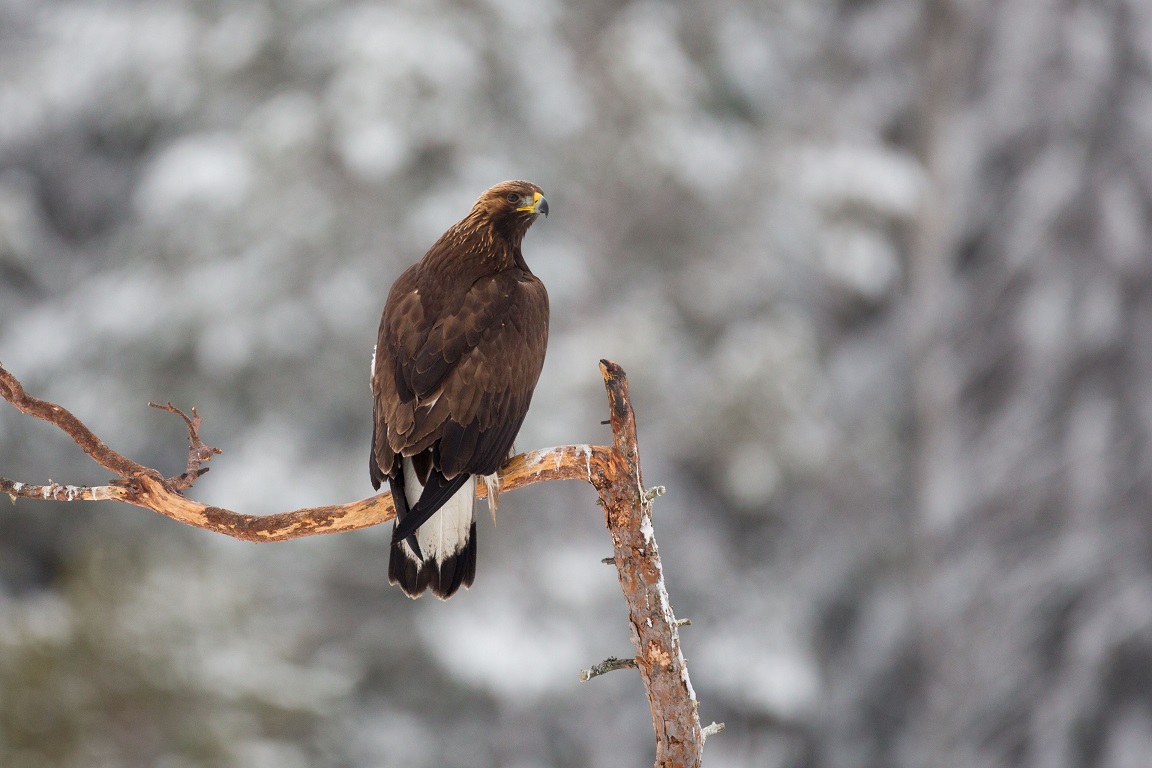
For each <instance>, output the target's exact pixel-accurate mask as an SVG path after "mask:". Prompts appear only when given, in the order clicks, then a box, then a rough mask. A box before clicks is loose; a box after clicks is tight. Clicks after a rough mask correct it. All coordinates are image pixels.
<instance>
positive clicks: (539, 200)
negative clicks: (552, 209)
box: [516, 192, 548, 218]
mask: <svg viewBox="0 0 1152 768" xmlns="http://www.w3.org/2000/svg"><path fill="white" fill-rule="evenodd" d="M516 210H518V211H529V212H530V213H542V214H544V218H548V201H547V200H545V199H544V195H542V194H540V193H539V192H534V193H533V194H532V204H531V205H522V206H520V207H519V208H517V209H516Z"/></svg>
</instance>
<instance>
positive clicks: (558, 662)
mask: <svg viewBox="0 0 1152 768" xmlns="http://www.w3.org/2000/svg"><path fill="white" fill-rule="evenodd" d="M507 178H526V179H530V180H532V181H534V182H536V183H538V184H540V185H541V186H542V187H543V188H544V189H545V191H546V193H547V195H548V199H549V202H550V203H551V209H552V217H551V218H550V219H549V220H547V221H541V222H538V223H537V224H536V226H535V227H534V228H533V230H532V231H531V232H530V233H529V236H528V238H527V241H526V243H525V253H526V257H527V260H528V262H529V263H530V264H531V266H532V267H533V269H534V270H535V271H536V273H537V274H539V275H540V276H541V278H542V279H543V280H544V282H545V283H546V284H547V286H548V288H549V291H550V293H551V296H552V307H553V309H552V313H553V325H552V340H551V345H550V351H549V356H548V361H547V364H546V366H545V369H544V374H543V377H542V379H541V382H540V385H539V387H538V388H537V392H536V399H535V402H534V404H533V409H532V411H531V412H530V413H529V416H528V420H527V422H526V424H525V427H524V429H523V431H522V432H521V435H520V439H519V441H518V447H519V448H520V449H522V450H523V449H528V448H539V447H544V446H549V445H556V444H565V443H578V442H593V443H596V442H607V441H608V440H609V439H610V438H609V434H608V432H607V428H606V427H603V426H602V425H601V424H600V421H601V420H602V419H604V418H606V410H605V399H604V394H603V390H602V387H601V384H600V379H599V373H598V370H597V361H598V359H599V358H601V357H608V358H612V359H614V360H616V361H617V362H619V363H620V364H621V365H622V366H623V367H624V368H625V370H627V371H628V373H629V374H630V379H631V382H632V392H633V397H634V400H635V404H636V408H637V412H638V418H639V425H640V438H641V446H642V449H643V451H644V457H643V458H644V469H645V477H646V480H647V481H648V482H649V483H650V484H663V485H666V486H667V487H668V491H669V493H668V495H667V496H665V497H664V498H663V499H661V500H660V501H659V502H658V506H657V519H656V532H657V537H658V540H659V542H660V545H661V551H662V554H663V557H664V566H665V571H666V575H667V581H668V587H669V590H670V593H671V595H672V599H673V602H674V604H675V607H676V609H677V613H678V614H679V615H681V616H686V617H689V618H691V619H692V620H693V624H692V626H691V627H688V628H685V629H684V630H683V632H682V637H683V640H684V648H685V654H686V656H687V657H688V660H689V665H690V670H691V673H692V677H693V682H694V684H695V688H696V691H697V692H698V694H699V696H700V697H701V699H702V707H701V714H702V717H703V718H704V721H705V722H708V721H711V720H722V721H726V722H727V725H728V730H727V731H726V732H725V733H723V734H722V735H719V736H717V737H715V738H713V739H711V740H710V741H709V743H708V746H707V750H706V751H707V758H706V759H707V764H708V765H709V766H712V767H713V768H727V767H729V766H731V767H735V766H772V767H776V766H779V767H781V768H785V767H789V768H802V767H803V768H881V767H888V766H894V767H898V768H904V767H907V768H918V767H920V766H990V767H991V766H995V767H1001V766H1003V767H1007V766H1025V767H1031V766H1035V767H1037V768H1040V767H1043V768H1065V767H1067V768H1074V767H1078V766H1100V767H1101V768H1135V767H1136V766H1144V765H1147V764H1148V759H1149V755H1152V477H1150V472H1152V442H1150V437H1152V434H1150V433H1152V257H1150V256H1152V254H1150V248H1152V231H1150V229H1149V226H1148V221H1149V212H1150V203H1152V2H1149V1H1148V0H1098V1H1096V2H1088V1H1087V0H1061V1H1060V2H1057V1H1056V0H1031V1H1030V2H993V0H939V1H938V2H908V1H907V0H841V1H840V2H833V1H832V0H682V1H681V2H658V1H656V0H640V1H638V2H629V3H619V2H614V1H608V0H590V1H589V2H573V3H561V2H558V0H421V1H420V2H415V1H414V0H410V1H409V2H398V3H371V2H359V3H341V2H337V1H336V0H249V1H246V2H241V1H239V0H236V1H229V2H224V1H222V0H221V1H216V2H214V1H212V0H147V1H145V0H107V1H102V2H93V1H91V0H74V1H73V2H54V1H51V0H0V360H2V361H3V363H4V364H5V366H6V367H8V368H9V369H10V370H11V371H12V372H13V373H14V374H15V375H16V376H17V377H19V378H20V379H21V380H22V381H23V383H24V384H25V386H26V387H28V389H29V391H31V392H33V393H34V394H37V395H39V396H41V397H46V398H49V399H52V400H54V401H56V402H59V403H61V404H63V405H65V406H67V407H69V408H71V409H72V410H73V411H74V412H75V413H76V414H77V415H78V416H79V417H80V418H82V419H84V420H85V421H86V422H87V424H88V425H89V426H91V427H92V428H93V429H94V430H95V431H96V432H97V433H98V434H99V435H100V436H101V437H103V438H104V439H105V440H106V441H108V442H109V444H110V445H112V446H113V447H114V448H116V449H117V450H119V451H121V452H122V453H124V454H126V455H128V456H130V457H132V458H135V459H137V460H139V461H141V462H144V463H146V464H150V465H152V466H156V467H159V468H161V469H162V470H164V471H166V472H168V473H170V474H175V473H177V472H179V471H180V470H181V469H182V468H183V462H184V458H185V433H184V430H183V427H182V425H181V424H180V422H179V420H178V419H175V418H174V417H172V416H171V415H169V414H163V413H159V412H156V411H153V410H151V409H149V408H148V407H147V406H146V403H147V402H148V401H149V400H155V401H161V402H163V401H167V400H172V401H173V402H174V403H175V404H177V405H179V406H181V407H185V408H187V407H188V406H196V407H198V408H199V409H200V412H201V414H202V415H203V416H204V418H205V426H204V436H205V439H206V440H207V441H208V442H209V443H212V444H214V445H218V446H221V447H222V448H223V449H224V451H225V452H224V454H223V456H221V457H218V458H217V459H216V460H215V461H214V462H213V464H212V471H211V472H210V473H209V474H208V475H206V476H205V477H204V478H203V479H202V481H201V482H200V483H199V484H197V486H196V487H195V489H193V491H192V494H193V495H194V497H195V498H197V499H199V500H201V501H205V502H208V503H214V504H220V505H224V506H228V507H231V508H233V509H238V510H240V511H245V512H255V513H263V512H274V511H284V510H288V509H293V508H298V507H301V506H307V505H314V504H321V503H336V502H343V501H351V500H354V499H357V498H361V497H364V496H367V495H369V493H370V492H371V487H370V485H369V482H368V472H367V455H368V447H367V446H368V437H369V415H370V397H369V393H368V360H369V355H370V353H371V348H372V344H373V342H374V338H375V332H376V326H377V323H378V321H379V316H380V310H381V307H382V305H383V301H384V297H385V295H386V293H387V290H388V287H389V286H390V284H391V281H392V280H393V279H394V277H395V276H396V275H397V274H398V272H399V271H400V270H401V269H402V268H403V267H404V266H406V265H407V264H408V263H410V262H411V261H413V260H415V259H416V258H418V257H419V256H420V255H421V254H422V253H423V252H424V250H425V248H427V246H428V245H430V244H431V242H432V241H433V240H434V239H435V237H436V236H438V235H439V233H440V232H442V231H443V230H444V229H445V228H446V227H447V226H448V225H450V224H451V223H453V222H454V221H456V220H457V219H458V218H460V217H461V216H462V215H463V214H464V213H465V212H466V210H467V208H468V206H469V205H470V204H471V202H472V200H473V199H474V198H475V197H476V196H477V195H478V194H479V193H480V192H481V191H482V190H483V189H485V188H486V187H487V186H489V185H490V184H492V183H495V182H497V181H501V180H504V179H507ZM0 475H3V476H5V477H9V478H12V479H16V480H22V481H26V482H44V481H47V480H48V479H50V478H51V479H53V480H57V481H61V482H68V483H100V482H104V481H106V480H107V479H108V478H107V476H106V475H105V474H104V473H103V472H102V471H101V470H100V469H99V468H98V467H96V466H95V465H94V464H92V463H91V462H90V461H89V460H88V459H87V458H86V457H84V456H83V455H82V454H81V453H80V451H79V450H78V449H77V448H76V447H75V446H73V445H72V444H71V443H69V442H68V441H67V440H66V439H65V438H64V437H63V436H62V435H60V434H57V433H56V432H54V430H53V429H51V428H49V427H47V426H46V425H43V424H40V423H37V422H33V421H32V420H31V419H29V418H26V417H23V416H20V415H19V414H18V413H16V412H15V411H14V409H12V408H10V407H7V406H6V405H4V406H3V407H0ZM594 499H595V494H594V492H593V491H592V490H591V489H590V488H588V487H587V486H582V485H581V484H578V483H552V484H548V485H547V486H534V487H532V488H529V489H525V490H523V491H517V492H516V493H515V494H510V495H508V496H507V497H505V499H504V500H503V503H502V504H501V507H500V519H499V523H498V525H497V526H496V527H495V528H493V526H492V525H491V524H490V522H489V521H488V520H487V518H486V514H487V513H486V512H485V511H484V510H483V507H481V517H482V519H481V520H480V531H479V536H480V553H481V554H480V566H479V571H478V577H477V582H476V586H475V587H474V588H473V589H471V590H470V591H468V592H466V593H462V594H461V595H459V596H457V597H456V598H455V599H453V600H452V601H450V602H448V603H443V604H442V603H439V602H437V601H435V600H432V599H429V598H425V599H423V600H420V601H418V602H412V601H410V600H408V599H407V598H405V597H404V596H403V595H402V594H401V593H400V592H399V591H398V590H396V589H394V588H389V587H388V585H387V578H386V561H387V541H388V536H389V530H387V529H390V526H380V527H378V528H376V529H370V530H367V531H362V532H355V533H351V534H342V535H338V536H327V537H314V538H309V539H304V540H298V541H293V542H288V543H284V544H276V545H253V544H246V543H241V542H236V541H232V540H229V539H226V538H224V537H221V536H216V535H212V534H208V533H205V532H202V531H196V530H191V529H187V528H184V527H182V526H179V525H177V524H175V523H173V522H171V521H169V520H166V519H163V518H160V517H159V516H156V515H152V514H151V513H148V512H146V511H143V510H139V509H134V508H130V507H127V506H122V505H120V506H118V505H114V504H84V505H71V506H67V505H49V504H46V503H36V502H31V501H20V502H19V503H17V504H15V505H14V506H12V505H9V504H7V502H5V503H4V505H3V506H4V511H3V514H0V765H3V766H5V767H6V768H57V767H61V766H63V767H64V768H73V767H74V768H93V767H98V768H103V767H107V768H114V767H115V768H118V767H120V766H125V767H135V766H140V767H144V766H149V767H150V766H156V767H157V768H194V767H198V766H221V767H227V768H231V767H233V766H235V767H237V768H238V767H240V766H243V767H245V768H272V767H273V766H275V767H276V768H302V767H303V766H325V767H328V766H332V767H337V768H343V767H348V768H354V767H356V768H358V767H360V766H401V765H403V766H417V767H419V766H430V767H431V766H469V767H481V768H483V767H485V766H508V767H509V768H537V767H543V766H558V767H559V766H571V767H576V766H592V765H594V766H603V767H606V768H615V767H616V766H619V767H620V768H623V767H624V766H636V765H645V764H647V763H648V762H649V761H650V760H651V755H652V749H653V747H652V744H653V737H652V731H651V724H650V721H649V712H648V707H647V703H646V701H645V699H644V694H643V690H642V687H641V684H640V681H639V679H638V676H637V675H635V674H632V673H628V672H618V673H614V674H612V675H609V676H607V677H604V678H600V679H597V680H596V681H594V682H591V683H588V684H580V683H579V682H578V680H577V672H578V670H579V669H581V668H582V667H586V666H588V665H590V664H592V663H595V662H597V661H599V660H601V659H603V658H604V657H606V656H609V655H624V654H628V653H630V652H631V648H630V645H629V639H628V631H627V626H626V618H625V613H624V606H623V602H622V600H621V598H620V595H619V588H618V586H617V583H616V577H615V574H614V573H613V571H612V569H611V568H608V567H605V566H604V565H602V564H601V563H600V562H599V560H600V558H601V557H603V556H605V555H607V554H608V553H609V552H610V542H609V541H608V538H607V534H606V532H605V530H604V523H603V518H602V514H601V510H600V509H599V508H598V507H596V506H595V505H594Z"/></svg>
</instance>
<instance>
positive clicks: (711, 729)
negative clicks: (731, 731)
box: [700, 721, 728, 741]
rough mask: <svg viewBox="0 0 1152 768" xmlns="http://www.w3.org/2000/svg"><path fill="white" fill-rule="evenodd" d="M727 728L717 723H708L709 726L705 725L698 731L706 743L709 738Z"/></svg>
mask: <svg viewBox="0 0 1152 768" xmlns="http://www.w3.org/2000/svg"><path fill="white" fill-rule="evenodd" d="M727 727H728V726H726V725H724V723H717V722H715V721H713V722H712V723H710V724H708V725H706V726H704V727H703V728H701V729H700V735H701V736H703V737H704V740H705V741H707V740H708V737H709V736H712V735H714V734H717V733H720V731H722V730H724V729H725V728H727Z"/></svg>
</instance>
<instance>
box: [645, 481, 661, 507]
mask: <svg viewBox="0 0 1152 768" xmlns="http://www.w3.org/2000/svg"><path fill="white" fill-rule="evenodd" d="M664 492H665V491H664V486H662V485H654V486H652V487H651V488H649V489H648V490H646V491H644V503H646V504H651V503H652V502H653V501H654V500H656V499H657V498H659V497H660V496H663V495H664Z"/></svg>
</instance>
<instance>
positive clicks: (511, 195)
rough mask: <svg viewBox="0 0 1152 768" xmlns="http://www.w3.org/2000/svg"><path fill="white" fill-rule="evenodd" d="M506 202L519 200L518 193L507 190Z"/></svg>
mask: <svg viewBox="0 0 1152 768" xmlns="http://www.w3.org/2000/svg"><path fill="white" fill-rule="evenodd" d="M508 202H510V203H518V202H520V195H518V194H516V193H515V192H509V193H508Z"/></svg>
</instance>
